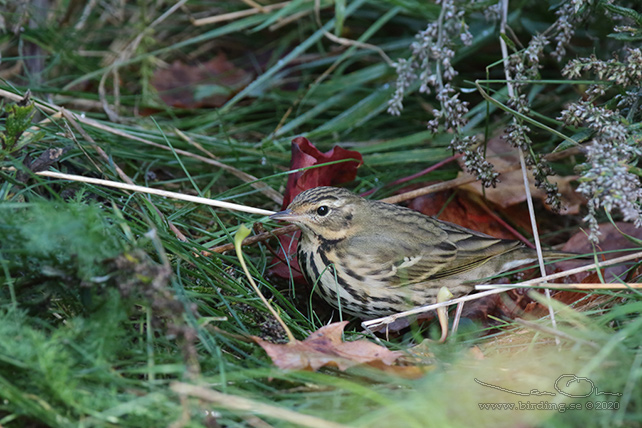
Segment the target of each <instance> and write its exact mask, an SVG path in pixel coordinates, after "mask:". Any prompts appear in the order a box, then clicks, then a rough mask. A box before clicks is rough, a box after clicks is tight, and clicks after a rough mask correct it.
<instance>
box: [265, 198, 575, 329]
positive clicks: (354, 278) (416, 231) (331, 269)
mask: <svg viewBox="0 0 642 428" xmlns="http://www.w3.org/2000/svg"><path fill="white" fill-rule="evenodd" d="M270 218H271V219H272V220H282V221H287V222H290V223H292V224H295V225H297V226H298V227H299V229H300V230H301V237H300V238H299V244H298V248H297V258H298V262H299V266H300V268H301V272H302V274H303V276H304V277H305V279H306V281H307V282H308V284H310V285H311V286H312V287H313V289H314V291H315V292H316V293H317V294H319V295H320V296H321V297H322V298H323V299H324V300H325V301H326V302H327V303H328V304H330V305H331V306H332V307H334V308H336V309H339V310H340V311H342V312H343V313H347V314H349V315H353V316H355V317H357V318H361V319H372V318H376V317H383V316H387V315H391V314H394V313H398V312H403V311H406V310H410V309H413V308H416V307H419V306H424V305H428V304H431V303H435V301H436V297H437V293H438V291H439V289H440V288H441V287H447V288H448V290H449V291H450V292H451V293H452V294H453V295H454V296H455V297H457V296H461V295H464V294H468V293H469V292H471V291H472V290H473V289H474V286H475V284H476V283H480V280H483V279H484V278H488V277H492V276H495V275H497V274H499V273H502V272H506V271H509V270H511V269H514V268H516V267H518V266H521V265H524V264H527V263H530V262H533V261H536V260H537V253H536V252H535V250H533V249H531V248H528V247H527V246H525V245H524V244H523V243H522V242H520V241H514V240H508V239H499V238H495V237H492V236H489V235H486V234H483V233H481V232H477V231H474V230H471V229H468V228H465V227H463V226H459V225H457V224H454V223H449V222H446V221H442V220H438V219H436V218H433V217H429V216H427V215H424V214H422V213H420V212H418V211H414V210H411V209H409V208H406V207H402V206H399V205H394V204H389V203H386V202H382V201H376V200H368V199H365V198H362V197H360V196H358V195H356V194H354V193H353V192H351V191H349V190H347V189H344V188H339V187H330V186H323V187H315V188H312V189H308V190H305V191H303V192H301V193H300V194H299V195H297V196H296V197H295V198H294V199H293V200H292V202H291V203H290V204H289V205H288V206H287V208H286V209H285V210H283V211H280V212H277V213H275V214H272V215H271V216H270ZM570 255H572V253H565V252H558V251H544V257H545V258H547V259H548V258H561V257H569V256H570Z"/></svg>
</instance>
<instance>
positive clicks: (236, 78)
mask: <svg viewBox="0 0 642 428" xmlns="http://www.w3.org/2000/svg"><path fill="white" fill-rule="evenodd" d="M252 78H253V76H252V74H250V73H248V72H246V71H244V70H242V69H240V68H237V67H236V66H235V65H234V64H232V63H231V62H230V61H228V60H227V57H226V56H225V54H224V53H219V54H218V55H216V56H215V57H214V58H212V59H211V60H209V61H207V62H205V63H199V64H195V65H188V64H184V63H182V62H180V61H174V62H173V63H172V64H171V65H170V66H169V67H168V68H164V69H157V70H156V71H155V72H154V76H153V77H152V85H153V86H154V88H156V90H157V91H158V93H159V95H160V97H161V99H162V100H163V101H164V102H165V104H167V105H169V106H172V107H178V108H188V109H189V108H202V107H220V106H222V105H223V104H225V102H226V101H227V100H229V99H230V98H232V97H233V96H234V94H236V93H237V92H238V91H240V90H241V89H242V88H244V87H245V86H247V85H248V84H249V83H250V82H251V81H252Z"/></svg>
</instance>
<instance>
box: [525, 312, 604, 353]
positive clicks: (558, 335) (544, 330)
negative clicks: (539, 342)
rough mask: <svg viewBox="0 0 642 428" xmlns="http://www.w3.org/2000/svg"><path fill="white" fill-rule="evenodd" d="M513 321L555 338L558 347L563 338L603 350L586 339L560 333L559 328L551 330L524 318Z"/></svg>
mask: <svg viewBox="0 0 642 428" xmlns="http://www.w3.org/2000/svg"><path fill="white" fill-rule="evenodd" d="M513 321H515V323H516V324H519V325H521V326H522V327H526V328H528V329H531V330H536V331H539V332H542V333H544V334H548V335H551V336H553V337H554V338H555V343H556V344H557V345H559V339H560V338H562V339H565V340H570V341H573V342H580V343H583V344H585V345H589V346H591V347H592V348H596V349H601V347H600V345H598V344H597V343H595V342H591V341H588V340H584V339H578V338H577V337H573V336H571V335H570V334H568V333H564V332H562V331H559V330H558V329H557V328H551V327H548V326H545V325H541V324H537V323H534V322H532V321H527V320H525V319H522V318H515V319H514V320H513Z"/></svg>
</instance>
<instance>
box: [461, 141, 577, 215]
mask: <svg viewBox="0 0 642 428" xmlns="http://www.w3.org/2000/svg"><path fill="white" fill-rule="evenodd" d="M486 157H487V159H488V160H489V161H490V162H492V163H493V165H495V169H496V170H502V169H506V168H508V167H510V166H513V165H519V153H518V152H517V150H516V149H514V148H513V147H511V146H510V145H509V144H508V143H507V142H506V141H504V140H503V139H501V138H499V137H497V138H492V139H490V140H489V141H488V145H487V148H486ZM458 162H459V163H460V165H463V159H461V158H460V159H459V160H458ZM458 177H470V178H473V176H472V175H471V174H469V173H468V172H460V173H459V175H458ZM528 179H529V183H531V185H530V189H531V194H532V195H533V198H537V199H540V200H541V201H542V202H544V201H545V200H546V193H544V192H543V191H542V190H540V189H538V188H536V187H535V186H534V185H533V183H534V182H535V179H534V178H533V174H532V173H531V172H530V171H528ZM576 179H577V176H568V177H560V176H557V175H555V176H551V177H549V180H550V181H551V183H556V184H557V186H558V191H559V193H561V194H562V209H561V210H560V213H561V214H577V213H579V210H580V206H581V205H583V204H585V203H586V200H585V199H584V198H583V197H582V196H581V195H580V194H578V193H577V192H575V190H574V189H573V187H572V186H571V182H573V181H575V180H576ZM499 180H500V182H499V184H497V187H491V188H487V189H483V188H482V185H481V183H480V182H479V181H476V182H474V183H470V184H466V185H464V186H462V187H461V188H463V189H466V190H469V191H471V192H475V193H477V194H479V195H485V197H486V199H488V200H489V201H491V202H493V203H494V204H497V205H499V206H500V207H502V208H507V207H510V206H512V205H516V204H519V203H521V202H524V201H525V200H526V194H525V192H524V178H523V176H522V171H521V170H516V171H510V172H505V173H502V174H501V175H500V176H499ZM545 206H546V207H548V205H546V204H545Z"/></svg>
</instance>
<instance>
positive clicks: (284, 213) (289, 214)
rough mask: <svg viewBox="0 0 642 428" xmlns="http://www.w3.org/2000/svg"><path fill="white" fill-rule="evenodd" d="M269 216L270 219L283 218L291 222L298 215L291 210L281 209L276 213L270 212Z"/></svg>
mask: <svg viewBox="0 0 642 428" xmlns="http://www.w3.org/2000/svg"><path fill="white" fill-rule="evenodd" d="M270 218H271V219H272V220H284V221H290V222H291V221H295V220H297V219H298V218H299V215H298V214H295V213H294V212H292V210H283V211H279V212H278V213H276V214H272V215H271V216H270Z"/></svg>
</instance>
